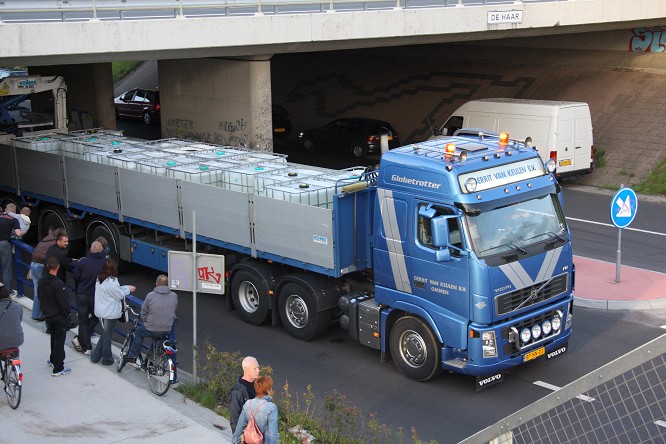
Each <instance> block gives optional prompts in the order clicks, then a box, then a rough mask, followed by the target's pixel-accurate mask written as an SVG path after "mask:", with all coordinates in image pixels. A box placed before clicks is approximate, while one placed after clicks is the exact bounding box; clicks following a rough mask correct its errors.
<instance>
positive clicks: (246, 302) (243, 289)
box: [238, 281, 259, 313]
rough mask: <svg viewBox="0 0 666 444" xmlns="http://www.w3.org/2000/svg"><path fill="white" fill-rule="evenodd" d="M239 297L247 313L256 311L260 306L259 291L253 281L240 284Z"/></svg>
mask: <svg viewBox="0 0 666 444" xmlns="http://www.w3.org/2000/svg"><path fill="white" fill-rule="evenodd" d="M238 299H239V301H240V304H241V306H242V307H243V310H245V311H246V312H247V313H254V312H255V311H257V309H258V308H259V292H258V291H257V287H255V286H254V284H253V283H252V282H249V281H244V282H242V283H241V284H240V286H239V287H238Z"/></svg>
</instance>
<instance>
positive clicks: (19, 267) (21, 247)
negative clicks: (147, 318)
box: [12, 240, 178, 383]
mask: <svg viewBox="0 0 666 444" xmlns="http://www.w3.org/2000/svg"><path fill="white" fill-rule="evenodd" d="M12 244H13V245H14V254H13V255H12V256H13V265H14V277H15V278H16V292H17V293H18V294H19V295H20V296H22V297H24V295H25V286H26V285H27V286H28V287H31V288H34V284H33V282H32V280H31V279H27V278H26V277H25V276H26V275H27V273H28V270H30V262H31V258H32V252H33V250H34V249H35V248H34V247H32V246H31V245H28V244H26V243H25V242H22V241H20V240H12ZM44 272H45V273H46V269H45V270H44ZM65 285H66V286H67V288H68V289H69V290H70V291H71V292H72V293H73V294H74V295H76V289H75V288H72V287H71V286H70V285H67V283H65ZM33 295H34V291H33ZM126 299H127V302H128V303H129V304H130V305H132V306H133V307H137V311H140V310H141V305H142V304H143V300H141V299H139V298H137V297H136V296H132V295H131V294H130V295H128V296H126ZM70 307H71V308H72V309H73V310H74V311H76V312H78V311H79V309H78V307H77V306H76V304H72V303H70ZM133 319H134V316H133V315H132V314H131V312H130V321H129V322H128V323H127V324H128V325H129V324H131V323H132V321H133ZM177 320H178V319H177V318H176V319H175V320H174V321H173V325H172V326H171V331H170V332H169V339H170V340H171V341H173V343H174V345H176V348H178V347H177V344H178V341H177V340H176V321H177ZM116 325H117V327H116V328H115V330H114V331H115V332H116V333H118V334H119V335H121V336H122V337H125V336H127V332H126V331H125V330H124V329H122V328H119V327H120V326H122V324H116ZM143 348H145V349H146V350H147V349H148V348H149V347H148V346H147V345H146V344H144V345H143ZM173 363H174V378H173V379H174V380H173V381H172V382H173V383H176V382H178V354H177V353H174V355H173Z"/></svg>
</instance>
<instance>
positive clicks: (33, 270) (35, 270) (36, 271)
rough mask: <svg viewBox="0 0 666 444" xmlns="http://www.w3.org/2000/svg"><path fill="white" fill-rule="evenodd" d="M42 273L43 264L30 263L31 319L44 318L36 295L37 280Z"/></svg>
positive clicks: (38, 319)
mask: <svg viewBox="0 0 666 444" xmlns="http://www.w3.org/2000/svg"><path fill="white" fill-rule="evenodd" d="M43 274H44V264H40V263H37V262H31V263H30V275H31V276H32V285H33V286H34V287H33V294H34V296H33V297H32V319H34V320H35V321H43V320H44V316H43V315H42V309H41V306H40V304H39V296H38V294H39V291H38V288H39V280H40V279H41V278H42V275H43Z"/></svg>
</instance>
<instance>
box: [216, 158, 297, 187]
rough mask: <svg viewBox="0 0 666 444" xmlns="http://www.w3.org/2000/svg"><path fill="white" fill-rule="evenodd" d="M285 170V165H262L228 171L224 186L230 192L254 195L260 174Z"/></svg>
mask: <svg viewBox="0 0 666 444" xmlns="http://www.w3.org/2000/svg"><path fill="white" fill-rule="evenodd" d="M284 168H285V165H281V164H262V165H255V166H249V167H245V168H232V169H228V170H227V174H226V178H225V182H224V185H223V186H224V188H228V189H230V190H234V191H242V192H244V193H249V194H254V193H255V190H256V187H257V176H258V175H259V174H263V173H268V172H270V171H278V170H283V169H284Z"/></svg>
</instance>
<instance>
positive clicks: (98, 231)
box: [88, 223, 128, 273]
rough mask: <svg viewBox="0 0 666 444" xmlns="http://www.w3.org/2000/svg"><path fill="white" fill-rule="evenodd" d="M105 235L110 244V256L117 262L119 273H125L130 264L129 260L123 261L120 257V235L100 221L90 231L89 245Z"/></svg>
mask: <svg viewBox="0 0 666 444" xmlns="http://www.w3.org/2000/svg"><path fill="white" fill-rule="evenodd" d="M99 237H103V238H104V239H106V241H107V243H108V244H109V253H108V254H109V257H110V258H111V259H113V260H114V261H115V262H116V265H117V266H118V273H123V272H125V271H127V268H128V264H127V262H125V261H123V260H122V259H120V246H119V245H118V242H119V240H118V237H117V236H116V235H114V233H113V232H112V230H111V229H110V228H109V227H108V226H106V225H104V224H102V223H100V224H97V225H95V227H94V228H93V229H92V231H91V232H90V237H89V238H88V245H90V244H91V243H93V242H94V241H95V240H96V239H97V238H99Z"/></svg>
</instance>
